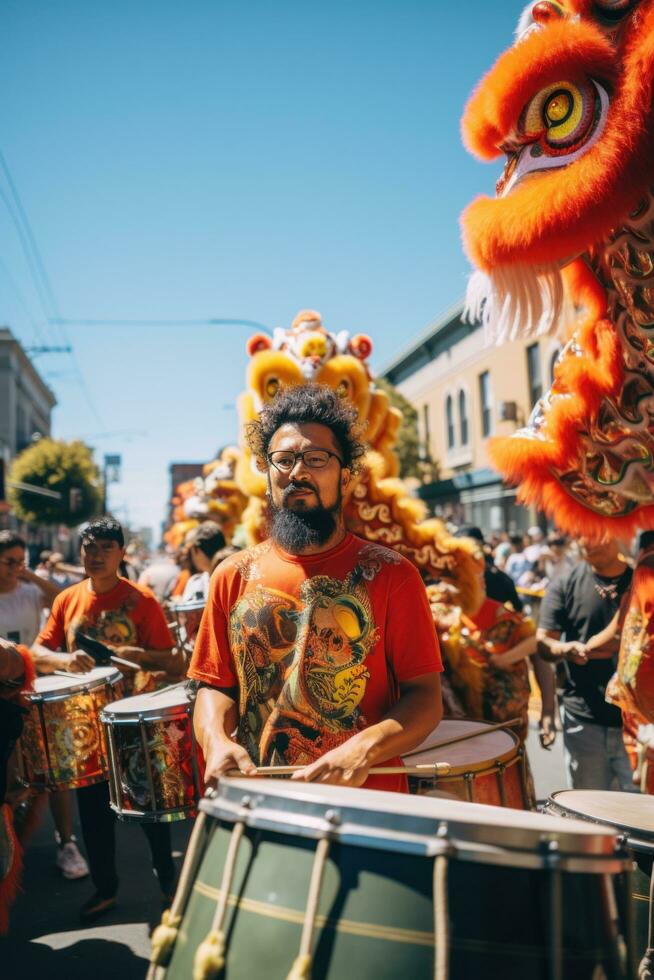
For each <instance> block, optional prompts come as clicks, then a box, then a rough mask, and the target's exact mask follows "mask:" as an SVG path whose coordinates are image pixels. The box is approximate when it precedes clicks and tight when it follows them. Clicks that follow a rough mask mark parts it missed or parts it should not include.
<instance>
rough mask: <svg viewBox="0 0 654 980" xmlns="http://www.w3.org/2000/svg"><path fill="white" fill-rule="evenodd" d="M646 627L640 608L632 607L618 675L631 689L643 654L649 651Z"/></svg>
mask: <svg viewBox="0 0 654 980" xmlns="http://www.w3.org/2000/svg"><path fill="white" fill-rule="evenodd" d="M645 626H646V624H645V617H644V616H643V613H642V611H641V610H640V608H639V606H637V605H632V606H630V607H629V610H628V612H627V615H626V616H625V620H624V624H623V627H622V638H621V648H620V659H619V670H618V673H619V675H620V680H621V681H622V683H623V684H629V685H630V686H631V687H633V686H635V683H636V677H637V675H638V668H639V667H640V663H641V660H642V659H643V654H644V653H645V651H646V650H648V645H649V637H648V636H647V632H646V629H645Z"/></svg>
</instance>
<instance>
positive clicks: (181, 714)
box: [100, 684, 202, 823]
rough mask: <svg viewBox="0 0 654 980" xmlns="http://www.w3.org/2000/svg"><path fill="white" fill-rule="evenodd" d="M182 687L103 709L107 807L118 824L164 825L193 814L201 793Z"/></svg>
mask: <svg viewBox="0 0 654 980" xmlns="http://www.w3.org/2000/svg"><path fill="white" fill-rule="evenodd" d="M192 713H193V701H192V699H191V696H190V694H189V693H188V692H187V691H186V690H185V688H184V684H175V685H174V686H173V687H169V688H164V689H163V690H161V691H154V692H153V693H152V694H140V695H138V696H137V697H133V698H125V699H124V700H122V701H114V703H113V704H110V705H107V707H106V708H105V709H104V711H103V712H102V714H101V715H100V719H101V721H102V724H103V725H104V729H105V733H106V739H107V745H108V746H109V767H110V770H111V776H110V779H109V796H110V800H111V807H112V809H113V810H115V811H116V813H117V814H118V815H119V816H121V817H123V818H124V819H131V820H138V821H152V822H157V823H168V822H170V821H173V820H183V819H184V818H185V817H187V816H189V815H193V814H194V813H195V809H196V807H197V801H198V800H199V798H200V796H201V794H202V789H201V780H200V773H199V769H198V759H197V748H196V744H195V736H194V734H193V724H192Z"/></svg>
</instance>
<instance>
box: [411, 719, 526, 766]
mask: <svg viewBox="0 0 654 980" xmlns="http://www.w3.org/2000/svg"><path fill="white" fill-rule="evenodd" d="M521 724H522V718H510V719H509V721H498V722H497V724H495V725H484V727H483V728H480V729H478V730H477V731H476V732H466V734H465V735H455V736H454V737H453V738H446V739H445V740H444V741H443V742H434V743H433V744H432V745H425V746H422V747H421V748H419V749H412V750H411V752H405V754H404V755H403V756H402V758H403V759H408V758H410V757H411V756H412V755H422V753H423V752H431V751H432V750H433V749H441V748H443V746H444V745H456V743H457V742H467V741H468V739H469V738H478V736H479V735H488V733H489V732H496V731H497V730H498V729H499V728H513V726H514V725H521Z"/></svg>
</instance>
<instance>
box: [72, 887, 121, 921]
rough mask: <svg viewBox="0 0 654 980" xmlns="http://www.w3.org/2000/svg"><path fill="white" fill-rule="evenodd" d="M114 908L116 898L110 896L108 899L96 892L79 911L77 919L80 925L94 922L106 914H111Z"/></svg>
mask: <svg viewBox="0 0 654 980" xmlns="http://www.w3.org/2000/svg"><path fill="white" fill-rule="evenodd" d="M115 907H116V896H115V895H112V896H111V897H110V898H106V897H105V896H103V895H100V893H99V892H96V893H95V894H94V895H91V897H90V898H89V899H87V900H86V902H84V905H82V907H81V909H80V910H79V917H80V921H81V922H82V923H88V922H95V920H96V919H99V918H100V916H101V915H104V914H105V913H106V912H111V910H112V909H113V908H115Z"/></svg>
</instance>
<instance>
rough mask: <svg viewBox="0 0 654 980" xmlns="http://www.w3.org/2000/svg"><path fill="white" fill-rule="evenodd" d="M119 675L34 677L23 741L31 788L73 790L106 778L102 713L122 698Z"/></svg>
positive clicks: (99, 670) (100, 671) (103, 671)
mask: <svg viewBox="0 0 654 980" xmlns="http://www.w3.org/2000/svg"><path fill="white" fill-rule="evenodd" d="M122 678H123V675H122V674H121V673H120V671H118V670H116V669H115V667H95V668H94V669H93V670H89V671H88V672H87V673H84V674H68V675H67V676H65V677H64V676H62V675H60V674H48V675H46V676H44V677H37V679H36V680H35V682H34V690H33V691H31V692H29V693H28V694H27V695H26V698H27V701H28V702H29V712H28V715H27V718H26V720H25V725H24V728H23V734H22V735H21V739H20V742H21V751H22V759H23V773H24V778H25V781H26V782H27V783H28V785H29V786H32V787H34V788H36V789H39V790H44V789H50V790H52V789H77V788H79V787H80V786H89V785H91V783H99V782H102V781H103V780H105V779H106V778H107V776H108V773H109V767H108V765H107V749H106V746H105V740H104V732H103V730H102V725H101V724H100V717H99V715H100V711H101V710H102V708H104V707H105V706H106V705H107V704H109V703H110V702H111V701H113V700H114V698H117V697H121V695H122V693H123V691H122Z"/></svg>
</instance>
